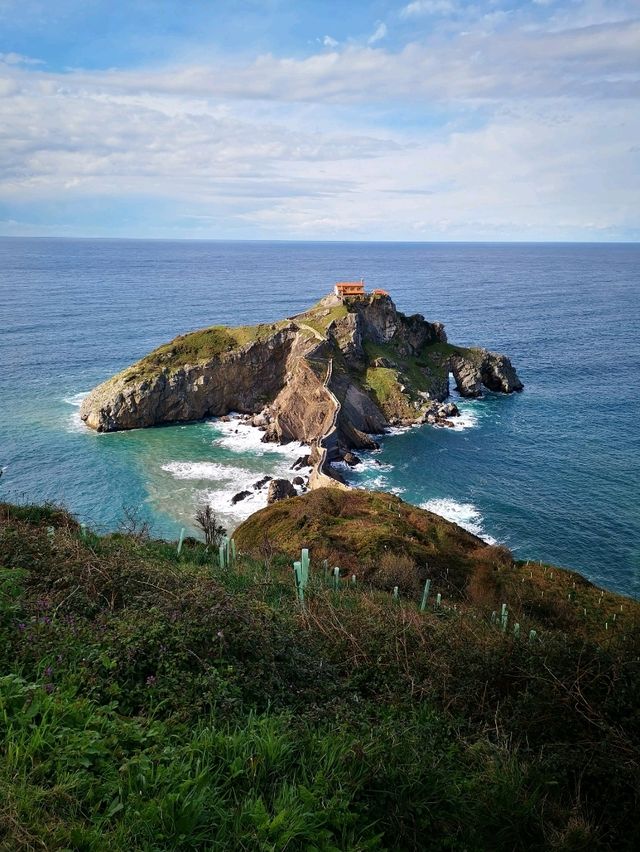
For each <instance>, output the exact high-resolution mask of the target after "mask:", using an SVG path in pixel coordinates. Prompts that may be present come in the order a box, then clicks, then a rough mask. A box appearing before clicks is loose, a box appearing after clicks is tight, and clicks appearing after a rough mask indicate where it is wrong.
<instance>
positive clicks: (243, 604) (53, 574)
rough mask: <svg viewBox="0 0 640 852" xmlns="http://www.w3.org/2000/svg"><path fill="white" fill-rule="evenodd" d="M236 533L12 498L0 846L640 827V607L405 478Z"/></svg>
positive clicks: (526, 835)
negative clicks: (96, 518)
mask: <svg viewBox="0 0 640 852" xmlns="http://www.w3.org/2000/svg"><path fill="white" fill-rule="evenodd" d="M352 497H353V499H351V498H352ZM236 539H237V543H238V548H239V551H240V553H239V557H238V560H237V561H236V563H235V564H233V565H232V566H231V567H230V568H226V569H221V568H220V567H219V566H218V564H217V558H216V557H214V555H213V554H212V553H210V552H208V551H207V550H206V548H205V546H204V544H202V543H200V542H197V541H195V540H189V539H188V540H187V541H186V542H185V544H184V547H183V548H182V552H181V554H180V555H179V556H178V554H177V547H176V544H175V542H174V543H171V542H162V541H154V540H149V539H147V538H145V536H144V535H143V534H129V535H122V534H113V535H109V536H104V537H99V536H97V535H94V534H93V533H91V531H88V532H85V531H83V530H82V529H81V528H80V527H79V525H78V524H77V523H76V522H75V521H74V519H73V518H71V517H70V516H69V515H68V514H67V513H66V512H64V511H62V510H58V509H55V508H52V507H30V506H23V507H15V506H10V505H6V504H4V505H0V660H1V666H2V667H1V675H0V752H1V754H2V760H1V762H0V849H2V850H6V852H9V850H11V852H14V850H16V852H19V850H41V849H46V850H109V851H110V852H116V850H137V849H141V850H193V849H196V850H225V852H226V850H264V852H276V850H278V852H279V850H325V852H329V850H333V852H335V850H340V852H346V851H347V850H354V852H355V850H423V849H434V850H489V849H491V850H509V852H511V850H517V849H526V850H548V849H559V850H605V849H611V850H614V849H615V850H626V849H629V850H631V849H637V848H638V845H639V844H640V829H639V828H638V821H637V808H638V790H639V789H640V786H639V782H640V774H639V766H640V759H639V758H640V755H639V747H638V743H639V742H640V715H639V714H638V707H639V706H640V678H639V677H638V668H639V665H640V664H639V662H638V660H639V658H640V636H639V630H638V625H639V606H638V604H636V603H634V602H633V601H631V600H628V599H626V598H622V597H619V596H617V595H614V594H610V593H607V592H602V591H601V590H599V589H596V588H595V587H594V586H592V585H590V584H589V583H587V582H586V581H585V580H582V579H581V578H579V577H578V576H577V575H575V574H571V573H569V572H564V571H562V570H561V569H558V568H554V567H553V566H543V565H539V564H535V565H533V564H531V565H529V564H526V563H522V562H514V561H513V560H512V558H511V557H510V554H509V553H508V551H506V550H505V549H504V548H496V547H488V546H486V545H484V544H483V543H482V542H480V541H479V540H478V539H476V538H475V537H473V536H471V535H470V534H468V533H466V532H464V531H463V530H460V529H459V528H458V527H455V526H454V525H452V524H448V523H447V522H446V521H444V520H442V519H440V518H437V516H434V515H431V514H430V513H428V512H423V511H421V510H419V509H416V508H415V507H411V506H408V505H407V504H403V503H402V501H400V500H398V499H397V498H393V497H390V496H389V495H382V494H379V495H375V494H374V495H369V496H367V495H362V496H360V495H359V494H355V493H354V492H349V493H346V494H343V493H341V492H338V491H335V490H330V491H327V490H322V491H317V492H312V493H311V494H309V495H307V498H306V499H305V498H295V499H292V500H286V501H283V502H282V503H278V504H275V505H273V506H271V507H269V508H268V509H267V510H265V511H264V512H261V513H257V514H256V515H255V516H253V517H252V518H251V519H250V520H249V521H248V522H246V523H245V524H244V525H243V526H242V527H241V528H240V530H239V531H238V533H237V536H236ZM301 545H307V546H309V547H310V552H311V572H310V579H309V584H308V587H307V589H306V592H305V601H304V606H301V604H300V602H299V601H298V599H297V595H296V588H295V586H294V582H293V576H292V568H291V557H293V556H297V555H298V553H297V549H298V547H299V546H301ZM243 551H244V552H243ZM324 558H327V559H329V560H331V561H330V562H329V565H330V567H332V564H333V561H335V564H337V565H341V567H342V569H343V570H342V574H341V577H340V580H339V582H338V588H337V589H336V588H334V583H335V580H334V579H333V578H332V576H331V574H332V572H328V573H329V576H326V575H325V571H324V569H323V567H322V559H324ZM352 574H355V575H356V581H355V583H353V582H352V580H351V576H352ZM427 575H428V576H429V577H430V579H431V589H430V594H429V597H428V599H427V602H426V606H425V610H424V612H422V611H420V606H419V604H420V601H421V595H422V591H423V580H424V579H425V577H426V576H427ZM396 586H398V587H399V591H398V597H397V599H396V598H395V597H394V593H393V589H394V588H395V587H396ZM438 595H440V598H439V599H438ZM503 603H504V604H506V606H507V609H506V622H505V621H503V620H502V618H501V616H502V604H503ZM516 623H517V624H518V625H519V628H518V629H516V628H515V624H516ZM605 625H606V626H605ZM531 631H534V633H531Z"/></svg>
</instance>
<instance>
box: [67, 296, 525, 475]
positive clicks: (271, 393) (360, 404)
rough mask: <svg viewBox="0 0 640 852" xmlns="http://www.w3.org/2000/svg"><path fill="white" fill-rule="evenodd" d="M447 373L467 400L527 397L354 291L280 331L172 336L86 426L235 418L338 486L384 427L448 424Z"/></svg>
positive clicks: (113, 390)
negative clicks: (303, 452) (294, 449)
mask: <svg viewBox="0 0 640 852" xmlns="http://www.w3.org/2000/svg"><path fill="white" fill-rule="evenodd" d="M450 374H452V375H453V377H454V380H455V383H456V386H457V389H458V391H459V392H460V394H461V395H462V396H464V397H477V396H479V395H481V393H482V388H483V387H484V388H488V389H489V390H492V391H499V392H503V393H512V392H513V391H519V390H522V387H523V385H522V382H521V381H520V379H519V378H518V376H517V374H516V371H515V370H514V368H513V366H512V364H511V362H510V360H509V358H507V357H506V356H505V355H500V354H497V353H495V352H489V351H488V350H486V349H479V348H468V347H462V346H456V345H453V344H451V343H449V342H448V341H447V336H446V333H445V330H444V326H443V325H442V324H441V323H439V322H430V321H428V320H426V319H425V318H424V317H423V316H422V315H420V314H413V315H411V316H407V315H405V314H403V313H402V312H400V311H399V310H397V308H396V306H395V304H394V303H393V301H392V299H391V297H390V296H389V295H388V294H387V293H386V292H384V291H381V290H377V291H374V292H373V293H366V292H365V291H364V284H363V283H361V282H356V283H354V284H341V285H336V288H335V290H334V292H333V293H331V294H330V295H328V296H326V297H324V298H323V299H321V300H320V301H319V302H318V303H317V304H316V305H314V306H313V307H312V308H310V309H309V310H307V311H304V312H303V313H301V314H297V315H296V316H293V317H289V318H288V319H285V320H281V321H279V322H276V323H272V324H260V325H256V326H242V327H237V328H229V327H225V326H212V327H210V328H205V329H202V330H200V331H194V332H191V333H189V334H185V335H182V336H180V337H177V338H176V339H175V340H173V341H171V342H170V343H167V344H165V345H163V346H160V347H159V348H158V349H156V350H154V351H153V352H151V353H150V354H149V355H147V356H145V357H144V358H142V359H141V360H140V361H138V362H137V363H135V364H133V365H132V366H130V367H128V368H126V369H125V370H123V371H122V372H121V373H118V374H117V375H116V376H114V377H113V378H111V379H109V380H108V381H106V382H104V383H103V384H101V385H99V386H98V387H97V388H95V389H94V390H93V391H92V392H91V393H90V394H89V395H88V396H87V397H86V399H85V400H84V402H83V405H82V409H81V417H82V419H83V420H84V422H85V423H86V424H87V426H89V427H91V428H92V429H96V430H97V431H99V432H113V431H118V430H124V429H136V428H142V427H147V426H158V425H162V424H167V423H177V422H185V421H193V420H200V419H204V418H207V417H222V416H225V415H228V414H229V413H230V412H239V413H241V414H243V415H245V417H247V419H249V420H250V422H251V423H252V424H253V425H254V426H256V427H258V428H260V429H262V430H263V431H264V438H263V440H265V441H275V442H279V443H286V442H288V441H294V440H295V441H300V442H302V443H304V444H308V445H310V446H311V448H312V451H311V465H312V467H313V471H312V475H311V479H310V487H315V486H319V485H327V484H333V485H335V484H336V479H335V474H332V472H331V469H330V467H329V465H328V464H327V463H328V462H332V461H336V460H340V459H344V458H345V456H346V458H347V461H349V456H348V453H349V451H351V450H354V449H355V450H357V449H374V448H375V447H377V443H376V440H375V437H374V436H376V435H380V434H381V433H384V431H385V430H386V429H387V428H388V427H389V426H396V425H404V426H409V425H413V424H414V423H431V424H434V425H442V426H447V425H452V423H451V421H450V419H449V418H450V417H452V416H456V414H457V413H458V412H457V408H456V406H455V405H454V404H453V403H446V402H445V401H446V399H447V397H448V396H449V375H450ZM327 477H330V482H329V481H327Z"/></svg>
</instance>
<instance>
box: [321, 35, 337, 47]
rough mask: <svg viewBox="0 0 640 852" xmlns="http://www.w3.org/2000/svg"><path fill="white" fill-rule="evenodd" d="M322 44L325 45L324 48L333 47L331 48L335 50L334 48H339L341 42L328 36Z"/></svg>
mask: <svg viewBox="0 0 640 852" xmlns="http://www.w3.org/2000/svg"><path fill="white" fill-rule="evenodd" d="M322 43H323V44H324V46H325V47H331V48H333V47H337V46H338V45H339V43H340V42H338V41H336V40H335V38H331V36H329V35H326V36H325V37H324V38H323V39H322Z"/></svg>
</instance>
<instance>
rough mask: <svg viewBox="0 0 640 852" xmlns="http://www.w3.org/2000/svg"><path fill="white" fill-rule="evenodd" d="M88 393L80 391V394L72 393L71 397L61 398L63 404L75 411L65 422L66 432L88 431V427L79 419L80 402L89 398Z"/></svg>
mask: <svg viewBox="0 0 640 852" xmlns="http://www.w3.org/2000/svg"><path fill="white" fill-rule="evenodd" d="M89 393H90V391H80V393H74V394H73V395H72V396H65V397H63V400H62V401H63V402H66V404H67V405H71V406H73V408H75V411H74V412H73V413H72V414H71V416H70V417H69V419H68V421H67V431H68V432H86V431H87V430H88V428H89V427H88V426H86V425H85V423H84V422H83V421H82V420H81V419H80V406H81V405H82V400H83V399H84V398H85V397H87V396H89Z"/></svg>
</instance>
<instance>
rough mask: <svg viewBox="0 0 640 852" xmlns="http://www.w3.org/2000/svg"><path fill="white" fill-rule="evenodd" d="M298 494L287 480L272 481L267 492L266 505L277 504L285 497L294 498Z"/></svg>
mask: <svg viewBox="0 0 640 852" xmlns="http://www.w3.org/2000/svg"><path fill="white" fill-rule="evenodd" d="M297 493H298V492H297V491H296V489H295V488H294V487H293V484H292V483H291V482H289V480H288V479H272V480H271V482H270V483H269V491H268V492H267V503H269V504H271V503H277V502H278V500H284V499H286V498H287V497H295V496H296V494H297Z"/></svg>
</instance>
